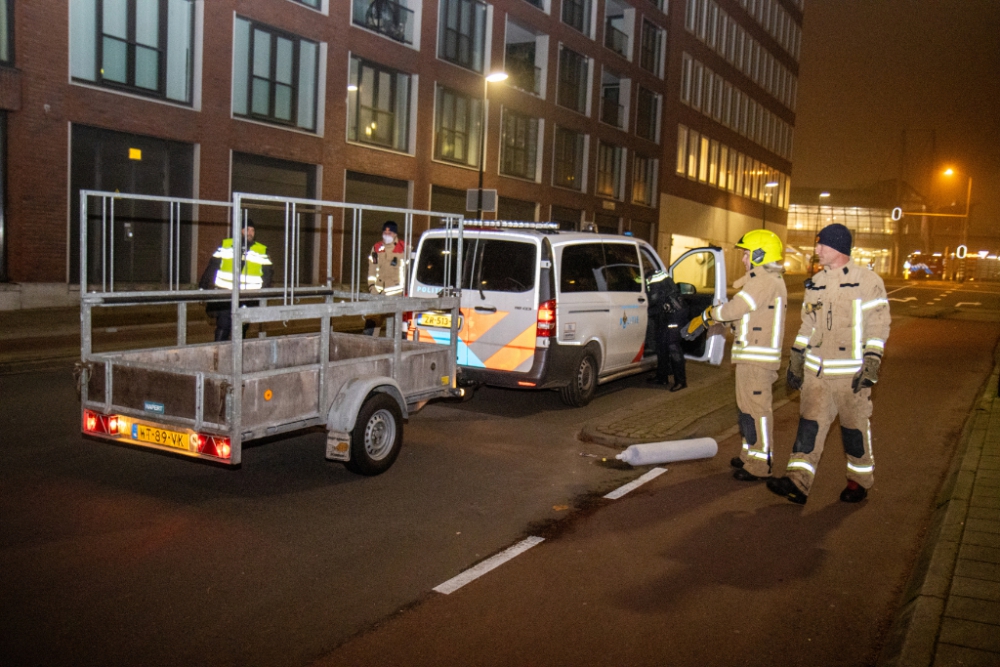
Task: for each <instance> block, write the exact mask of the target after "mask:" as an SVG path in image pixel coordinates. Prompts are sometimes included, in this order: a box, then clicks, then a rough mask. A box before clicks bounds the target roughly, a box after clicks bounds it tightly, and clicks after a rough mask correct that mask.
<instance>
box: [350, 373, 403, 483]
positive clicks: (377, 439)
mask: <svg viewBox="0 0 1000 667" xmlns="http://www.w3.org/2000/svg"><path fill="white" fill-rule="evenodd" d="M402 446H403V413H402V411H401V410H400V409H399V404H398V403H396V399H394V398H393V397H392V396H389V395H388V394H383V393H382V392H377V391H375V392H372V393H371V394H369V395H368V398H366V399H365V402H364V403H363V404H362V405H361V409H360V410H359V411H358V419H357V421H356V422H355V424H354V430H353V431H351V460H350V461H346V462H344V467H346V468H347V469H348V470H350V471H351V472H353V473H357V474H359V475H381V474H382V473H384V472H385V471H386V470H388V469H389V468H391V467H392V464H393V463H394V462H395V461H396V457H397V456H399V450H400V448H401V447H402Z"/></svg>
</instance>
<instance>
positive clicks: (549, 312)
mask: <svg viewBox="0 0 1000 667" xmlns="http://www.w3.org/2000/svg"><path fill="white" fill-rule="evenodd" d="M555 330H556V300H555V299H549V300H548V301H545V302H543V303H540V304H538V322H537V325H536V327H535V336H537V337H538V338H551V337H552V334H553V333H555Z"/></svg>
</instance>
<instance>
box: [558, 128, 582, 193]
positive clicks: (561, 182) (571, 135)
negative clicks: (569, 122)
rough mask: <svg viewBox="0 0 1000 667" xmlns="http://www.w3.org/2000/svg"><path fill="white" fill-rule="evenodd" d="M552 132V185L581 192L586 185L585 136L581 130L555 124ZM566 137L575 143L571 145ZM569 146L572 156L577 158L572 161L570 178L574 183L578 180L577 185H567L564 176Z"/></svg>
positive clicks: (566, 173) (566, 171) (565, 175)
mask: <svg viewBox="0 0 1000 667" xmlns="http://www.w3.org/2000/svg"><path fill="white" fill-rule="evenodd" d="M552 134H553V150H552V185H553V186H554V187H559V188H566V189H568V190H574V191H577V192H583V191H584V190H585V187H586V183H585V180H586V176H585V174H586V173H587V136H586V135H585V134H583V133H582V132H577V131H576V130H571V129H569V128H567V127H561V126H556V129H555V132H553V133H552ZM568 139H573V144H575V145H572V146H571V145H570V142H569V141H567V140H568ZM569 148H572V149H573V157H574V158H576V159H578V163H577V162H576V161H574V162H573V163H572V168H573V169H572V171H573V172H574V173H573V174H572V180H573V181H574V183H577V182H578V185H575V184H574V185H569V184H568V179H567V178H566V177H567V176H568V175H569V173H568V171H569V170H567V169H566V166H567V165H569V164H570V163H569V162H568V161H567V160H566V157H567V151H568V149H569Z"/></svg>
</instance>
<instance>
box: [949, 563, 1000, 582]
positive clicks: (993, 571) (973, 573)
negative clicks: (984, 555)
mask: <svg viewBox="0 0 1000 667" xmlns="http://www.w3.org/2000/svg"><path fill="white" fill-rule="evenodd" d="M955 576H956V577H968V578H970V579H982V580H983V581H1000V564H998V563H986V562H983V561H981V560H968V559H966V558H959V559H958V561H957V562H956V563H955Z"/></svg>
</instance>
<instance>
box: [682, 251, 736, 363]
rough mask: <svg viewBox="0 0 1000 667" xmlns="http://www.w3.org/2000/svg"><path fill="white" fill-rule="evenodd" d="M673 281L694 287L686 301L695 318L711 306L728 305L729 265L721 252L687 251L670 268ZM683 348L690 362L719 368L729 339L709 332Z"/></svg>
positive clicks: (687, 343)
mask: <svg viewBox="0 0 1000 667" xmlns="http://www.w3.org/2000/svg"><path fill="white" fill-rule="evenodd" d="M670 277H671V278H673V280H674V282H675V283H690V284H691V285H694V287H695V294H694V295H693V296H689V297H685V298H686V299H687V301H688V304H689V307H690V312H691V316H692V317H694V316H696V315H698V314H700V313H701V312H703V311H704V310H705V309H706V308H708V307H709V306H714V305H718V304H721V303H725V302H726V301H728V298H727V297H726V263H725V261H724V259H723V256H722V250H721V249H720V248H695V249H693V250H688V251H687V252H685V253H684V254H683V255H681V256H680V257H678V258H677V261H675V262H674V263H673V264H671V265H670ZM710 331H711V330H710ZM681 346H682V347H683V348H684V355H685V356H686V357H687V358H688V359H693V360H694V361H707V362H708V363H710V364H712V365H714V366H718V365H719V364H721V363H722V355H723V352H725V349H726V337H725V335H724V334H723V332H711V335H709V332H706V333H703V334H702V335H701V336H699V337H698V338H696V339H695V340H693V341H683V342H682V343H681Z"/></svg>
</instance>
